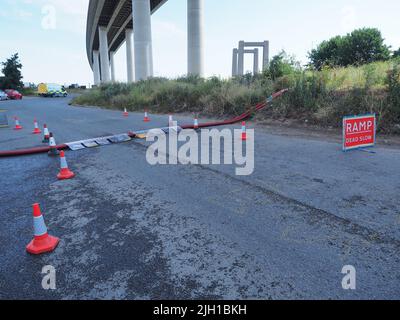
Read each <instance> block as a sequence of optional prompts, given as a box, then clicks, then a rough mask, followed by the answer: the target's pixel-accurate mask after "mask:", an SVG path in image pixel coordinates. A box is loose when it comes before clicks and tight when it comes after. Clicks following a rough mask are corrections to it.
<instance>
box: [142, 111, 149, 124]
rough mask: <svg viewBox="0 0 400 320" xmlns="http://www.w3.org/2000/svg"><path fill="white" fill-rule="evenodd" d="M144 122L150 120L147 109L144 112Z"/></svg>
mask: <svg viewBox="0 0 400 320" xmlns="http://www.w3.org/2000/svg"><path fill="white" fill-rule="evenodd" d="M143 121H144V122H150V118H149V114H148V113H147V110H146V111H145V112H144V120H143Z"/></svg>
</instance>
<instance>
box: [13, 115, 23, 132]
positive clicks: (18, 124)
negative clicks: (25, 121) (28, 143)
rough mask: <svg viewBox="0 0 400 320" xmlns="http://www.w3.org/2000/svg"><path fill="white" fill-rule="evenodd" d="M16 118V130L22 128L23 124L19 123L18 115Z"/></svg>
mask: <svg viewBox="0 0 400 320" xmlns="http://www.w3.org/2000/svg"><path fill="white" fill-rule="evenodd" d="M14 120H15V128H14V130H21V129H22V126H21V124H20V123H19V119H18V118H17V117H14Z"/></svg>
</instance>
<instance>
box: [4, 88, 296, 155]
mask: <svg viewBox="0 0 400 320" xmlns="http://www.w3.org/2000/svg"><path fill="white" fill-rule="evenodd" d="M287 91H288V89H284V90H281V91H279V92H276V93H274V94H273V95H272V96H271V97H269V98H268V99H267V100H266V101H265V102H262V103H259V104H257V105H256V106H255V107H254V108H251V109H250V110H248V111H247V112H245V113H243V114H242V115H240V116H237V117H235V118H233V119H230V120H225V121H219V122H208V123H202V124H199V128H207V127H218V126H226V125H230V124H235V123H238V122H241V121H244V120H246V119H247V118H249V117H251V116H252V115H253V113H255V112H257V111H260V110H262V109H264V108H265V107H266V106H267V105H268V104H269V103H271V102H272V101H273V100H274V99H276V98H278V97H280V96H282V95H283V94H284V93H286V92H287ZM182 129H194V125H185V126H182ZM128 135H129V136H130V137H131V138H135V137H136V135H135V133H132V132H130V133H128ZM57 149H58V150H64V149H68V146H67V145H66V144H60V145H58V146H57ZM49 150H50V147H48V146H46V147H36V148H29V149H20V150H10V151H0V158H2V157H3V158H5V157H17V156H24V155H32V154H38V153H46V152H48V151H49Z"/></svg>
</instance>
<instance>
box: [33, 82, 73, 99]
mask: <svg viewBox="0 0 400 320" xmlns="http://www.w3.org/2000/svg"><path fill="white" fill-rule="evenodd" d="M38 95H39V96H41V97H66V96H67V95H68V92H67V91H66V90H65V88H64V86H61V85H59V84H54V83H40V84H39V85H38Z"/></svg>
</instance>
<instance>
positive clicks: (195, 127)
mask: <svg viewBox="0 0 400 320" xmlns="http://www.w3.org/2000/svg"><path fill="white" fill-rule="evenodd" d="M193 128H194V129H195V130H197V129H198V128H199V119H197V117H195V118H194V125H193Z"/></svg>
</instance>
